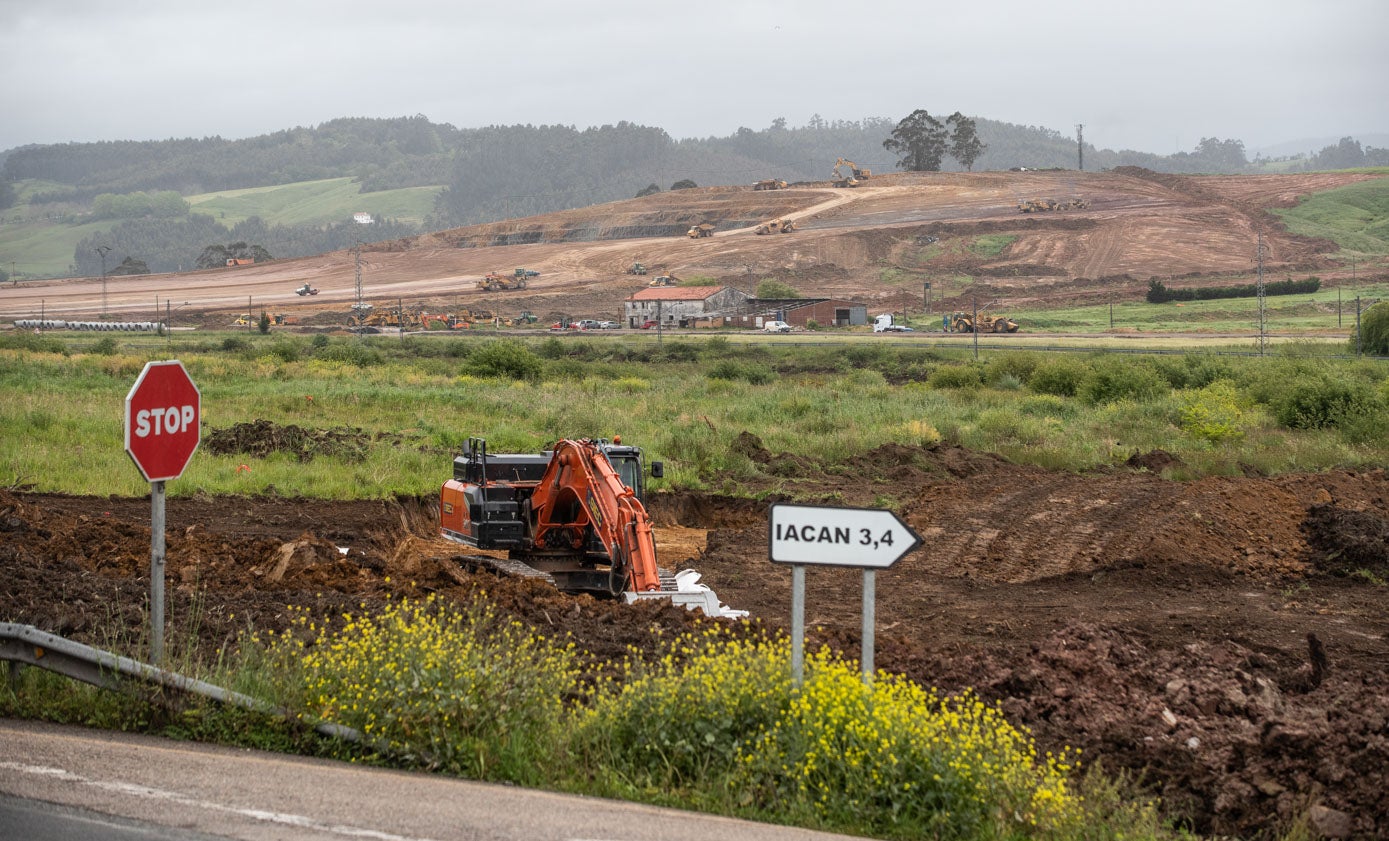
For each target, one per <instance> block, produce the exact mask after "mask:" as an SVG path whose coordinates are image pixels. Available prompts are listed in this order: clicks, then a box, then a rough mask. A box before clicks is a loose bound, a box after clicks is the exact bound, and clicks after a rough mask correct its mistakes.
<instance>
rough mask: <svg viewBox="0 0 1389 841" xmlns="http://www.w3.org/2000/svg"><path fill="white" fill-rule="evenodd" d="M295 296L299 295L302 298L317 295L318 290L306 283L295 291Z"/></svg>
mask: <svg viewBox="0 0 1389 841" xmlns="http://www.w3.org/2000/svg"><path fill="white" fill-rule="evenodd" d="M294 294H296V295H299V296H301V297H302V296H304V295H317V294H318V290H317V289H315V288H314V287H312V286H310V285H309V284H307V283H306V284H304V285H303V286H301V287H299V288H298V289H296V290H294Z"/></svg>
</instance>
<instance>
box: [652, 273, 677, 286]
mask: <svg viewBox="0 0 1389 841" xmlns="http://www.w3.org/2000/svg"><path fill="white" fill-rule="evenodd" d="M679 283H680V278H678V277H676V276H675V275H673V274H663V275H657V276H656V277H654V278H652V279H651V282H650V283H648V284H646V285H647V286H676V285H678V284H679Z"/></svg>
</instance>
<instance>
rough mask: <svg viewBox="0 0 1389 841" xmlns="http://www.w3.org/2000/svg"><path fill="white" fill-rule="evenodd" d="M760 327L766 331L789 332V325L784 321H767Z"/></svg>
mask: <svg viewBox="0 0 1389 841" xmlns="http://www.w3.org/2000/svg"><path fill="white" fill-rule="evenodd" d="M762 329H763V330H765V331H767V332H768V333H790V332H791V325H790V324H787V323H786V322H785V321H768V322H767V323H765V324H763V325H762Z"/></svg>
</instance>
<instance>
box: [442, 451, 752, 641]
mask: <svg viewBox="0 0 1389 841" xmlns="http://www.w3.org/2000/svg"><path fill="white" fill-rule="evenodd" d="M650 472H651V476H652V477H653V478H660V477H661V476H662V475H663V468H662V465H661V463H660V462H653V463H652V464H651V468H650ZM645 480H646V469H645V468H644V465H643V461H642V452H641V450H640V449H639V448H637V447H631V446H626V445H624V444H622V442H621V439H618V438H614V439H613V440H612V441H607V440H603V439H579V440H569V439H565V440H561V441H558V442H556V443H555V444H554V446H553V447H551V448H550V449H548V450H546V451H545V452H543V453H539V454H535V455H532V454H492V453H488V452H487V442H486V441H485V440H484V439H482V438H476V437H474V438H469V439H468V441H467V443H466V444H465V445H464V447H463V453H462V455H460V456H457V457H456V458H454V460H453V478H452V479H450V480H449V481H447V482H445V483H444V485H443V488H442V489H441V491H440V497H439V524H440V532H441V534H442V535H443V536H444V537H446V538H448V539H449V540H452V541H455V542H457V543H462V544H463V545H465V546H471V547H473V548H475V549H484V550H504V551H506V552H507V554H508V557H507V558H506V559H505V560H503V559H501V558H495V557H492V556H470V557H469V558H468V560H469V561H472V562H476V563H478V564H479V565H481V566H485V567H488V568H490V569H492V570H494V571H497V572H500V573H502V574H508V575H518V576H523V577H527V578H543V579H546V580H549V581H551V582H552V583H554V585H555V586H556V587H558V588H559V589H560V590H562V591H564V592H568V593H589V594H592V595H597V596H606V597H620V598H622V599H624V600H626V601H627V602H628V603H632V602H636V601H639V600H643V599H663V600H667V601H670V602H672V603H673V604H679V605H684V606H685V607H686V608H690V609H693V608H696V607H697V608H700V609H702V610H703V611H704V613H705V614H706V615H708V616H726V617H734V618H736V617H740V616H745V615H747V614H746V613H745V612H743V611H735V610H730V609H729V608H727V607H725V606H723V605H721V604H719V600H718V597H717V596H716V595H714V592H713V591H712V590H710V589H709V588H708V587H707V586H705V585H703V584H700V583H699V574H698V573H696V572H694V571H693V570H685V571H683V572H680V573H678V574H674V575H673V574H671V573H669V572H666V571H664V570H662V569H660V568H659V567H658V566H657V565H656V542H655V538H654V537H653V535H652V529H651V518H650V516H649V515H648V514H647V512H646V507H645V505H644V502H643V501H644V498H645Z"/></svg>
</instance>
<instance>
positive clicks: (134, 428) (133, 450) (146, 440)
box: [125, 359, 202, 482]
mask: <svg viewBox="0 0 1389 841" xmlns="http://www.w3.org/2000/svg"><path fill="white" fill-rule="evenodd" d="M201 415H202V395H201V394H199V393H198V387H197V386H196V385H193V380H192V378H191V377H189V376H188V372H187V371H186V370H184V368H183V363H182V362H179V361H178V360H177V359H175V360H171V361H169V362H149V363H146V364H145V370H143V371H141V372H140V376H139V378H137V379H136V380H135V385H133V386H131V388H130V393H129V394H127V395H126V396H125V451H126V452H127V453H130V458H131V460H132V461H134V462H135V466H136V467H138V468H140V472H141V473H143V474H144V476H145V479H147V480H148V481H150V482H163V481H165V480H167V479H177V478H178V477H179V476H182V475H183V468H185V467H187V466H188V459H190V458H192V457H193V451H194V450H196V449H198V438H199V421H200V419H201Z"/></svg>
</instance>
